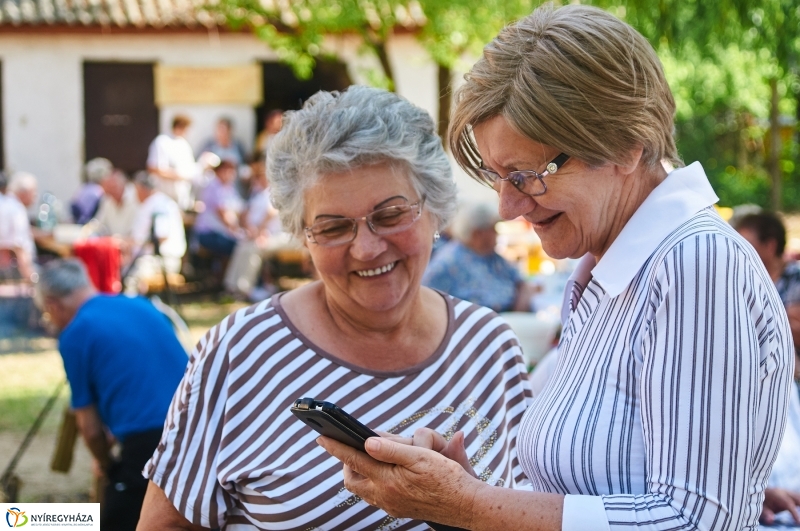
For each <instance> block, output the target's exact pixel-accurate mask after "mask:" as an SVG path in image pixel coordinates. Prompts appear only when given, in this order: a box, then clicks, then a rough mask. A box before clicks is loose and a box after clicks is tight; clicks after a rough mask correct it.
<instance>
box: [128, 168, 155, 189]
mask: <svg viewBox="0 0 800 531" xmlns="http://www.w3.org/2000/svg"><path fill="white" fill-rule="evenodd" d="M133 184H138V185H139V186H141V187H143V188H146V189H147V190H154V189H155V187H156V180H155V177H154V176H153V174H152V173H150V172H148V171H147V170H139V171H137V172H136V173H135V174H134V175H133Z"/></svg>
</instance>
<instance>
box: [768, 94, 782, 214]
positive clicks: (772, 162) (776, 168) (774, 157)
mask: <svg viewBox="0 0 800 531" xmlns="http://www.w3.org/2000/svg"><path fill="white" fill-rule="evenodd" d="M769 88H770V90H771V92H772V101H771V102H770V109H769V164H768V167H769V174H770V177H772V209H773V210H774V211H775V212H778V211H779V210H780V209H781V168H780V164H779V159H780V153H781V131H780V124H779V123H778V102H779V99H780V97H779V95H778V79H777V78H772V79H770V80H769Z"/></svg>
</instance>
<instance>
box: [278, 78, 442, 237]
mask: <svg viewBox="0 0 800 531" xmlns="http://www.w3.org/2000/svg"><path fill="white" fill-rule="evenodd" d="M268 151H269V152H268V154H267V165H268V172H267V174H268V175H269V180H270V186H271V192H272V202H273V204H274V205H275V207H276V208H277V209H278V211H279V212H280V218H281V222H282V223H283V226H284V227H285V228H286V230H288V231H289V232H291V233H292V234H294V235H295V236H297V237H300V236H301V235H302V233H303V225H304V223H303V217H304V214H305V207H304V193H305V191H306V190H308V189H309V188H311V187H312V186H314V185H315V184H316V183H317V182H318V181H319V179H320V178H322V177H323V176H324V175H325V174H328V173H341V172H346V171H348V170H351V169H355V168H359V167H363V166H369V165H373V164H380V163H389V164H391V165H393V167H396V168H398V169H401V170H403V171H405V172H406V173H407V174H408V176H409V177H410V179H411V183H412V185H413V187H414V189H415V191H416V192H417V193H418V194H419V195H420V197H421V196H423V195H424V196H425V197H426V202H425V205H426V208H427V209H428V211H429V212H430V213H431V214H433V216H434V217H435V219H436V222H437V223H438V226H439V228H442V227H445V226H447V224H448V222H449V221H450V218H451V217H452V215H453V212H454V210H455V203H456V201H455V198H456V185H455V181H454V180H453V175H452V168H451V166H450V161H449V160H448V158H447V155H446V154H445V152H444V149H443V147H442V141H441V139H440V138H439V137H438V136H437V134H436V129H435V127H434V123H433V120H432V119H431V117H430V116H429V115H428V114H427V113H426V112H425V111H424V110H422V109H420V108H419V107H416V106H414V105H413V104H411V103H410V102H408V101H407V100H405V99H403V98H401V97H400V96H398V95H397V94H394V93H392V92H387V91H385V90H380V89H376V88H371V87H364V86H352V87H350V88H348V89H347V90H345V91H344V92H324V91H320V92H318V93H316V94H315V95H314V96H312V97H311V98H309V100H308V101H307V102H306V103H305V105H304V106H303V108H302V109H301V110H299V111H290V112H287V113H286V114H285V116H284V125H283V129H282V130H281V132H280V133H278V134H277V135H276V136H275V138H274V139H273V140H272V143H271V144H270V147H269V150H268Z"/></svg>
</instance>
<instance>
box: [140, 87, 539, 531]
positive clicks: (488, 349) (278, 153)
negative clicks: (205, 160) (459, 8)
mask: <svg viewBox="0 0 800 531" xmlns="http://www.w3.org/2000/svg"><path fill="white" fill-rule="evenodd" d="M286 122H287V123H286V127H285V128H284V129H283V131H281V133H279V134H278V136H276V137H275V139H274V140H273V143H272V147H271V148H270V152H269V178H270V183H271V190H272V197H273V201H274V203H275V205H276V206H277V207H278V209H279V211H280V215H281V221H282V223H283V226H284V227H285V228H286V229H287V230H288V231H290V232H291V233H292V234H293V235H295V236H297V237H298V238H303V240H304V241H305V244H306V246H307V247H308V250H309V253H310V254H311V256H312V258H313V260H314V263H315V264H316V266H317V270H318V272H319V275H320V278H321V280H319V281H316V282H313V283H310V284H306V285H305V286H303V287H300V288H297V289H295V290H292V291H289V292H284V293H282V294H279V295H275V296H274V297H272V298H271V299H269V300H266V301H264V302H261V303H259V304H257V305H254V306H251V307H250V308H245V309H242V310H240V311H238V312H237V313H235V314H234V315H231V316H230V317H228V318H226V319H225V320H224V321H223V322H222V323H220V324H219V325H218V326H216V327H215V328H213V329H212V330H211V331H210V332H209V333H208V335H207V336H206V339H204V340H203V341H202V342H201V343H200V344H199V345H198V348H197V350H195V351H194V352H193V353H192V355H191V361H190V365H189V368H188V370H187V372H186V376H185V377H184V379H183V382H182V383H181V385H180V388H179V390H178V392H177V393H176V394H175V397H174V399H173V403H172V407H171V409H170V414H169V416H168V419H167V423H166V428H165V431H164V435H163V437H162V441H161V444H160V445H159V449H158V450H157V451H156V453H155V455H154V456H153V459H152V460H151V461H150V462H149V463H148V464H147V466H146V468H145V475H146V476H147V477H149V478H150V479H151V483H150V486H149V487H148V493H147V497H146V499H145V504H144V506H143V507H142V520H141V524H140V528H141V529H143V530H145V529H146V530H149V529H208V528H222V529H296V530H303V529H327V530H334V529H342V530H343V529H353V530H355V529H364V530H366V529H406V530H423V529H428V526H427V525H425V524H424V523H422V522H420V521H413V520H404V519H397V518H393V517H391V516H389V515H388V514H387V513H385V512H384V511H382V510H381V509H378V508H377V507H374V506H371V505H369V504H368V503H367V502H366V501H364V500H362V499H361V498H359V497H357V496H352V495H351V494H350V493H349V492H347V491H345V490H344V488H343V478H342V465H341V463H339V462H338V461H336V460H335V459H333V458H332V457H329V456H328V455H327V454H326V453H325V452H324V451H323V450H322V448H320V447H319V446H318V445H317V444H316V442H315V441H316V439H317V437H318V435H317V433H316V432H314V431H313V430H311V429H310V428H309V427H307V426H306V425H305V424H303V423H302V422H300V421H299V420H297V419H296V418H295V417H294V415H292V414H291V412H290V411H289V407H290V406H291V405H292V404H293V403H294V401H295V399H297V398H302V397H306V396H310V397H315V398H318V399H325V400H329V401H332V402H335V403H337V405H339V406H340V407H342V408H343V409H345V411H347V412H348V413H350V414H352V415H353V416H354V417H355V418H357V419H359V420H360V421H361V422H363V423H365V424H366V425H367V426H369V427H371V428H372V429H377V430H383V431H387V432H390V433H393V434H395V435H398V436H402V437H405V438H406V439H405V440H406V441H407V442H408V443H409V444H410V443H411V442H412V441H411V439H409V437H410V436H411V435H412V434H414V432H415V430H416V429H418V428H420V427H430V428H433V429H437V430H440V431H441V432H442V433H446V434H448V436H452V439H450V443H449V444H448V445H447V448H446V449H444V448H443V449H444V450H445V451H446V452H452V453H448V455H453V456H454V457H458V458H459V459H461V462H466V461H467V460H468V459H469V460H471V462H472V463H474V464H475V468H476V470H477V471H478V474H480V475H481V478H482V479H483V480H484V481H486V482H488V483H490V484H492V485H494V484H498V483H500V484H503V485H504V486H505V487H508V488H513V487H515V486H517V485H518V484H519V482H523V481H524V480H525V478H524V476H523V474H522V472H521V470H520V467H519V463H518V460H517V455H516V453H515V450H514V447H515V443H516V437H517V426H518V425H519V422H520V420H521V418H522V412H523V411H524V409H525V407H526V406H527V404H528V403H529V400H528V397H529V395H530V389H529V387H528V383H527V374H526V371H525V364H524V362H523V360H522V356H521V351H520V348H519V344H518V342H517V339H516V337H515V336H514V334H513V332H512V331H511V330H510V328H509V327H508V325H506V324H505V323H504V322H503V320H502V319H500V318H499V317H498V316H497V315H495V314H494V312H492V311H491V310H489V309H487V308H483V307H480V306H477V305H475V304H472V303H469V302H465V301H461V300H458V299H455V298H453V297H451V296H449V295H446V294H442V293H439V292H436V291H433V290H431V289H428V288H424V287H421V286H420V279H421V277H422V273H423V271H424V270H425V265H426V264H427V262H428V258H429V256H430V253H431V247H432V245H433V239H434V234H435V233H436V231H437V230H438V229H439V228H440V227H442V226H444V225H445V224H446V223H447V222H448V220H449V218H450V216H451V213H452V210H453V205H454V204H455V195H456V187H455V182H454V181H453V178H452V170H451V168H450V162H449V161H448V158H447V155H446V154H445V152H444V149H443V148H442V142H441V139H440V138H439V137H438V136H437V135H436V128H435V126H434V123H433V121H432V120H431V118H430V116H429V115H428V114H427V112H425V111H424V110H422V109H419V108H417V107H415V106H413V105H412V104H411V103H409V102H408V101H406V100H403V99H401V98H400V97H399V96H398V95H396V94H393V93H390V92H386V91H383V90H379V89H374V88H369V87H364V86H351V87H350V88H348V89H347V90H346V91H344V92H342V93H328V92H318V93H317V94H316V95H314V96H312V97H311V98H310V99H309V100H308V101H307V102H306V104H305V106H304V108H303V109H302V110H300V111H296V112H290V113H287V117H286ZM189 440H191V443H190V444H187V443H188V441H189ZM416 442H417V443H419V442H420V441H419V439H417V441H416ZM465 442H466V449H465V448H464V443H465ZM192 525H194V526H196V527H191V526H192Z"/></svg>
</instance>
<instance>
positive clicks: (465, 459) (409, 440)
mask: <svg viewBox="0 0 800 531" xmlns="http://www.w3.org/2000/svg"><path fill="white" fill-rule="evenodd" d="M376 433H377V434H378V435H380V436H381V437H383V438H384V439H389V440H390V441H394V442H396V443H400V444H405V445H408V446H416V447H418V448H425V449H427V450H433V451H434V452H438V453H440V454H442V455H443V456H445V457H446V458H448V459H450V460H452V461H455V462H456V463H458V464H459V465H461V466H462V467H463V468H464V470H466V471H467V472H469V473H470V474H471V475H472V476H473V477H476V478H477V477H478V474H476V473H475V470H474V469H473V468H472V464H470V462H469V456H468V455H467V449H466V448H465V447H464V432H463V431H457V432H455V434H454V435H453V437H452V438H451V439H450V440H449V441H448V440H447V439H445V438H444V436H443V435H442V434H440V433H439V432H437V431H434V430H432V429H430V428H417V429H416V430H415V431H414V435H413V436H412V437H403V436H402V435H395V434H393V433H388V432H385V431H378V432H376Z"/></svg>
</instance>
